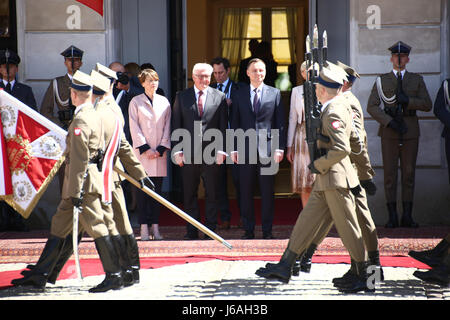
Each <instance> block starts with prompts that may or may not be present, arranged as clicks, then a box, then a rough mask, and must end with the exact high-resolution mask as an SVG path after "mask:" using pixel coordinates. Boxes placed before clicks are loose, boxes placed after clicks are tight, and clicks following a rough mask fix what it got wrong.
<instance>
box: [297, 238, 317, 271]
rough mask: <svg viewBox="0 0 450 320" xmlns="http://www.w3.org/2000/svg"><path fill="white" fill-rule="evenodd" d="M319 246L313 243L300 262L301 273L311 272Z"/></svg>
mask: <svg viewBox="0 0 450 320" xmlns="http://www.w3.org/2000/svg"><path fill="white" fill-rule="evenodd" d="M316 249H317V246H316V245H315V244H314V243H313V244H311V245H310V246H309V248H308V249H307V250H306V252H305V254H304V255H303V257H302V260H301V261H300V271H301V272H306V273H309V272H310V271H311V260H312V256H313V255H314V252H316Z"/></svg>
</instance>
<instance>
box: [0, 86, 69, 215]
mask: <svg viewBox="0 0 450 320" xmlns="http://www.w3.org/2000/svg"><path fill="white" fill-rule="evenodd" d="M0 114H1V124H2V139H4V140H2V159H3V160H5V158H6V160H7V161H3V166H2V167H1V177H2V178H3V177H4V178H3V179H6V177H7V176H8V174H9V176H10V179H11V187H12V192H11V195H10V196H6V197H5V201H6V202H7V203H8V204H9V205H10V206H11V207H13V208H14V209H15V210H16V211H17V212H18V213H20V214H21V215H22V216H23V217H24V218H28V217H29V216H30V214H31V212H32V211H33V209H34V207H35V206H36V204H37V203H38V201H39V199H40V198H41V196H42V195H43V193H44V192H45V190H46V188H47V187H48V185H49V183H50V182H51V180H52V179H53V177H54V176H55V174H56V172H57V171H58V169H59V167H60V166H61V164H62V162H63V161H64V156H63V153H64V151H65V149H66V135H67V132H66V131H65V130H63V129H61V128H60V127H59V126H58V125H56V124H54V123H53V122H51V121H50V120H48V119H47V118H45V117H44V116H42V115H41V114H40V113H38V112H37V111H35V110H33V109H31V108H30V107H28V106H27V105H25V104H24V103H22V102H21V101H19V100H17V99H16V98H14V97H13V96H11V95H10V94H8V93H6V92H5V91H4V90H0ZM3 141H4V142H5V143H4V145H5V149H3ZM3 150H5V153H3ZM5 181H6V180H5ZM6 192H7V191H5V193H6Z"/></svg>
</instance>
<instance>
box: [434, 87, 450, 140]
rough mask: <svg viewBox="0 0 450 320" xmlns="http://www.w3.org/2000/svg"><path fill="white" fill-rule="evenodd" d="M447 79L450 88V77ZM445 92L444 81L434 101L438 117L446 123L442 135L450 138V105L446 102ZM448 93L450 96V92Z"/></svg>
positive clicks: (435, 112)
mask: <svg viewBox="0 0 450 320" xmlns="http://www.w3.org/2000/svg"><path fill="white" fill-rule="evenodd" d="M445 81H447V83H448V88H450V79H447V80H445ZM444 94H445V92H444V82H442V85H441V87H440V88H439V91H438V93H437V96H436V100H435V101H434V109H433V112H434V114H435V115H436V117H437V118H438V119H439V120H441V122H442V123H443V124H444V129H443V130H442V137H445V138H450V106H449V105H447V104H446V102H445V97H444ZM447 94H448V95H449V96H450V93H447Z"/></svg>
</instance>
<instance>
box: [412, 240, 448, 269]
mask: <svg viewBox="0 0 450 320" xmlns="http://www.w3.org/2000/svg"><path fill="white" fill-rule="evenodd" d="M449 244H450V243H449V242H448V241H447V240H445V239H442V241H441V242H439V243H438V244H437V246H436V247H434V248H433V249H431V250H426V251H413V250H411V251H410V252H409V253H408V255H409V256H411V257H413V258H414V259H416V260H418V261H420V262H423V263H425V264H426V265H428V266H430V267H432V268H434V267H437V266H439V265H440V264H441V263H442V258H443V257H445V256H446V254H447V250H448V249H449V247H450V246H449Z"/></svg>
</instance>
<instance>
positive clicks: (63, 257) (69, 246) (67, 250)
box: [21, 233, 83, 284]
mask: <svg viewBox="0 0 450 320" xmlns="http://www.w3.org/2000/svg"><path fill="white" fill-rule="evenodd" d="M82 237H83V234H82V233H80V234H79V235H78V243H80V241H81V238H82ZM72 254H73V241H72V234H70V235H68V236H67V237H66V239H65V240H64V245H63V247H62V249H61V254H60V255H59V258H58V261H57V262H56V264H55V267H54V268H53V271H52V272H51V273H50V275H49V276H48V279H47V282H48V283H51V284H55V283H56V280H57V279H58V276H59V273H60V272H61V270H62V268H63V267H64V266H65V264H66V262H67V260H69V258H70V256H71V255H72ZM35 267H36V266H35V265H32V264H29V265H28V266H27V268H28V269H30V270H24V271H22V272H21V274H23V275H24V276H26V275H29V274H31V273H32V272H33V270H34V269H35Z"/></svg>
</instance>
